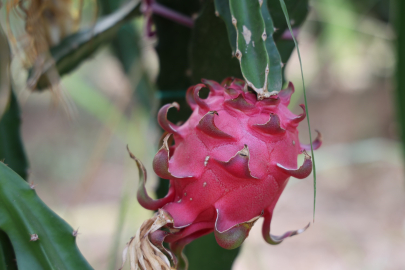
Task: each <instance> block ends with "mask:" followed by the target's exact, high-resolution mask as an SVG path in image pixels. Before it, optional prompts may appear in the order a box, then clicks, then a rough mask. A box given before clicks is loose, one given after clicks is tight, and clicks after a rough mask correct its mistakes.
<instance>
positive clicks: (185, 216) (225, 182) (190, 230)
mask: <svg viewBox="0 0 405 270" xmlns="http://www.w3.org/2000/svg"><path fill="white" fill-rule="evenodd" d="M202 82H203V83H202V84H197V85H195V86H192V87H190V88H189V89H188V90H187V94H186V95H187V96H186V98H187V102H188V104H189V105H190V107H191V108H192V110H193V113H192V115H191V116H190V118H189V119H188V120H187V121H186V122H185V123H184V124H182V125H181V126H177V125H174V124H173V123H171V122H169V121H168V120H167V112H168V110H169V109H170V108H172V107H175V108H177V109H179V107H178V104H177V103H173V104H167V105H165V106H163V107H162V108H161V109H160V111H159V114H158V122H159V124H160V126H161V127H162V128H163V129H164V130H165V131H166V135H165V138H164V140H163V145H162V147H161V148H160V150H159V151H158V153H157V154H156V156H155V158H154V161H153V169H154V171H155V173H156V174H157V175H158V176H160V177H162V178H164V179H168V180H170V188H169V192H168V195H167V196H166V197H164V198H162V199H159V200H152V199H151V198H150V197H149V196H148V195H147V193H146V189H145V186H144V184H145V183H146V171H145V170H144V168H143V166H142V164H141V163H140V162H139V160H137V159H136V158H134V157H133V158H134V159H135V161H137V164H138V167H139V168H140V171H141V170H143V173H144V174H145V179H142V183H141V185H140V187H139V190H138V201H139V202H140V204H141V205H142V206H144V207H145V208H147V209H151V210H158V209H161V210H160V211H165V212H166V213H167V214H168V215H169V216H171V218H172V221H173V222H172V223H171V224H170V223H168V224H166V225H165V227H168V228H170V230H171V233H168V234H165V237H164V241H165V242H168V243H170V247H171V250H172V251H173V252H174V253H175V254H176V255H177V256H178V259H179V260H180V261H182V259H181V251H182V249H183V247H184V246H185V245H187V244H188V243H190V242H191V241H192V240H194V239H196V238H198V237H200V236H203V235H205V234H208V233H211V232H214V233H215V237H216V240H217V242H218V244H219V245H220V246H222V247H224V248H227V249H233V248H236V247H238V246H239V245H240V244H242V242H243V241H244V239H245V238H246V237H247V236H248V234H249V231H250V229H251V228H252V226H253V224H254V223H255V222H256V220H257V219H258V218H260V217H264V219H265V221H264V226H263V236H264V238H265V240H266V241H267V242H268V243H270V244H278V243H280V242H281V241H282V240H283V239H284V238H286V237H289V236H293V235H295V234H298V233H301V232H302V231H304V230H305V229H306V228H307V227H306V228H304V229H301V230H298V231H290V232H287V233H285V234H284V235H282V236H272V235H270V222H271V218H272V212H273V209H274V207H275V205H276V203H277V200H278V198H279V197H280V195H281V193H282V191H283V190H284V188H285V186H286V184H287V182H288V179H289V177H290V176H294V177H296V178H300V179H302V178H305V177H307V176H308V175H309V174H310V173H311V171H312V161H311V157H310V156H309V155H307V154H306V152H305V149H308V146H307V145H301V144H300V142H299V138H298V130H297V126H298V124H299V122H301V121H302V120H303V119H304V118H305V116H306V114H305V107H304V105H301V107H302V109H303V111H304V112H303V113H302V114H300V115H298V116H297V115H295V114H293V113H292V112H291V111H290V110H289V109H288V108H287V106H288V104H289V102H290V98H291V95H292V93H293V92H294V87H293V85H292V84H291V83H290V84H289V85H288V87H287V88H286V89H284V90H282V91H281V92H279V93H278V95H276V96H271V97H270V98H266V99H263V100H257V98H256V95H255V94H254V93H252V92H248V91H246V90H245V89H246V86H245V82H244V81H242V80H239V79H233V78H227V79H225V80H224V81H223V82H222V83H221V84H218V83H217V82H214V81H210V80H202ZM202 88H209V90H210V92H209V95H208V98H206V99H202V98H200V97H199V91H200V90H201V89H202ZM172 139H174V144H173V140H172ZM320 145H321V136H320V134H319V133H318V138H317V140H316V141H315V142H314V147H315V148H319V146H320ZM301 153H304V154H305V160H304V163H303V165H302V166H300V167H299V168H297V156H298V155H299V154H301ZM153 235H154V234H151V235H150V236H149V237H150V238H151V239H152V240H151V241H152V242H153V238H154V236H153ZM155 235H157V234H155ZM159 237H160V238H159V239H160V240H161V236H159ZM160 240H159V241H160ZM182 263H183V264H186V263H185V262H182ZM176 264H177V262H176ZM180 264H181V263H180Z"/></svg>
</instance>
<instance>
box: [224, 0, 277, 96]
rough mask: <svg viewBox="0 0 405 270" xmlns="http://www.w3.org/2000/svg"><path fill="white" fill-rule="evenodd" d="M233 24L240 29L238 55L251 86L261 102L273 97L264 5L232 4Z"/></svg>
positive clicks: (238, 0) (244, 0)
mask: <svg viewBox="0 0 405 270" xmlns="http://www.w3.org/2000/svg"><path fill="white" fill-rule="evenodd" d="M229 3H230V7H231V14H232V24H233V25H234V26H235V28H236V37H237V38H236V52H235V56H236V58H238V59H239V62H240V68H241V71H242V74H243V77H244V78H245V81H246V83H247V85H248V86H249V87H250V88H252V89H253V90H254V91H256V93H257V95H258V98H259V99H263V98H264V97H266V96H269V93H268V90H267V84H268V82H267V76H268V74H269V56H268V55H267V51H266V45H265V40H266V38H267V37H266V33H265V25H264V21H263V17H262V14H261V5H260V3H259V1H255V0H253V1H252V0H230V2H229Z"/></svg>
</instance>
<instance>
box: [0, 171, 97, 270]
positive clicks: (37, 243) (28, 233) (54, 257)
mask: <svg viewBox="0 0 405 270" xmlns="http://www.w3.org/2000/svg"><path fill="white" fill-rule="evenodd" d="M0 204H1V206H2V207H0V230H2V231H4V232H5V233H6V234H7V236H8V237H9V239H10V241H11V243H12V245H13V247H14V250H15V253H16V254H15V255H16V257H17V258H16V259H17V265H18V269H21V270H24V269H30V270H36V269H38V270H40V269H61V270H62V269H92V268H91V266H90V265H89V264H88V262H87V261H86V260H85V259H84V257H83V256H82V254H81V253H80V251H79V249H78V248H77V246H76V239H75V238H76V237H75V235H74V231H73V229H72V227H70V226H69V225H68V224H67V223H66V222H65V221H64V220H63V219H61V218H60V217H58V216H57V215H56V214H55V213H54V212H53V211H52V210H50V209H49V208H48V207H47V206H46V205H45V204H44V203H43V202H42V201H41V200H40V199H39V197H38V196H37V195H36V192H35V190H34V189H33V188H32V187H31V186H30V185H29V184H28V183H27V182H25V181H24V180H23V179H22V178H21V177H20V176H18V174H16V173H15V172H14V171H13V170H11V169H10V168H9V167H7V166H6V165H5V164H4V163H0Z"/></svg>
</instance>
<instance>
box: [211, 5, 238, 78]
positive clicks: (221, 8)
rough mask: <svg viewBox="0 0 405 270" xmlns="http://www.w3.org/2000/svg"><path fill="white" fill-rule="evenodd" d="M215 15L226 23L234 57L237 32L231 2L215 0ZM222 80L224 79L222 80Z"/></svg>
mask: <svg viewBox="0 0 405 270" xmlns="http://www.w3.org/2000/svg"><path fill="white" fill-rule="evenodd" d="M214 3H215V15H216V16H219V17H221V19H222V20H223V21H224V22H225V25H226V30H227V31H228V38H229V44H231V48H232V55H233V56H234V55H235V52H236V30H235V26H233V24H232V15H231V10H230V7H229V0H215V1H214ZM221 80H222V79H221Z"/></svg>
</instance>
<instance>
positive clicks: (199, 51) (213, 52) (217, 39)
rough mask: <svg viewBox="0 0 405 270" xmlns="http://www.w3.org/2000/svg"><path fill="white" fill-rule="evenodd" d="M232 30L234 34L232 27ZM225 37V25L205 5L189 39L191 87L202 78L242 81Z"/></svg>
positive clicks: (208, 4) (210, 2) (209, 7)
mask: <svg viewBox="0 0 405 270" xmlns="http://www.w3.org/2000/svg"><path fill="white" fill-rule="evenodd" d="M216 2H218V1H216ZM229 15H230V14H229ZM232 29H233V31H234V32H235V28H234V27H233V25H232ZM228 30H229V29H228ZM235 35H236V32H235ZM227 36H228V34H227V27H226V26H225V23H224V21H223V20H221V18H218V17H217V16H215V7H214V3H213V1H207V2H206V4H205V5H204V7H203V9H202V11H201V12H200V15H199V16H198V17H197V19H196V20H195V24H194V29H193V34H192V37H191V50H190V51H191V54H190V55H191V70H192V81H191V83H192V84H197V83H200V82H201V79H202V78H204V79H209V80H214V81H217V82H221V81H222V80H223V79H224V78H226V77H230V76H233V77H238V78H242V74H241V71H240V67H239V62H238V60H237V59H236V58H235V57H233V56H232V49H231V47H230V45H229V42H228V39H227ZM235 41H236V39H235Z"/></svg>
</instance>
